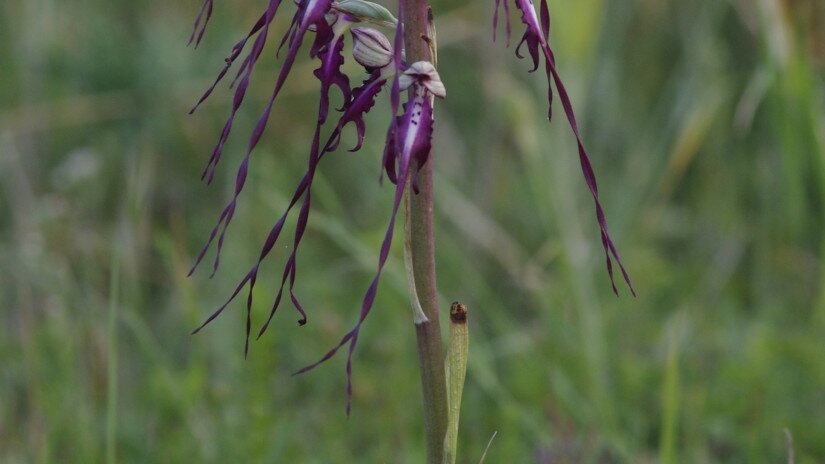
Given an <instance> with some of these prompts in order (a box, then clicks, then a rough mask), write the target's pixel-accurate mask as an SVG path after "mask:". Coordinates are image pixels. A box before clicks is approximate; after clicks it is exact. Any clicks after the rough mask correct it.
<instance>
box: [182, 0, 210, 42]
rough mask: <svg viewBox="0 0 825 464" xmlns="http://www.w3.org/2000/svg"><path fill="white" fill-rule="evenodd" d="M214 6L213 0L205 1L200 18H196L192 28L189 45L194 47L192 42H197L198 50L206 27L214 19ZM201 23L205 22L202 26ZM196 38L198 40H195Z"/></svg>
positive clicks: (199, 13)
mask: <svg viewBox="0 0 825 464" xmlns="http://www.w3.org/2000/svg"><path fill="white" fill-rule="evenodd" d="M213 6H214V5H213V0H203V4H202V5H201V9H200V11H199V12H198V17H197V18H195V25H194V26H193V27H192V35H190V36H189V42H188V43H187V45H192V41H195V48H198V45H200V44H201V39H203V34H204V33H205V32H206V25H207V24H209V19H211V18H212V7H213ZM204 15H206V16H205V17H204ZM201 21H203V24H201ZM196 37H197V40H195V39H196Z"/></svg>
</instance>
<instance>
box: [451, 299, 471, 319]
mask: <svg viewBox="0 0 825 464" xmlns="http://www.w3.org/2000/svg"><path fill="white" fill-rule="evenodd" d="M450 321H452V322H453V324H466V323H467V305H465V304H463V303H459V302H458V301H453V304H452V306H450Z"/></svg>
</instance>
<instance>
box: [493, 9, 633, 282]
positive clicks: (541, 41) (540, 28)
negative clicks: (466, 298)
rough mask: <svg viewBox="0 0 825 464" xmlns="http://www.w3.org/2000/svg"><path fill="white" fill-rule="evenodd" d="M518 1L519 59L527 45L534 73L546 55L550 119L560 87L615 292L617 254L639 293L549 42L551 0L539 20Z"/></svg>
mask: <svg viewBox="0 0 825 464" xmlns="http://www.w3.org/2000/svg"><path fill="white" fill-rule="evenodd" d="M514 1H515V5H516V8H518V9H519V10H520V11H521V22H522V23H524V25H525V31H524V35H523V36H522V37H521V41H520V42H519V44H518V46H517V47H516V56H518V57H519V58H523V56H522V55H521V53H520V50H521V46H522V45H524V44H526V45H527V51H528V53H529V54H530V58H531V59H532V61H533V69H532V70H531V71H530V72H533V71H535V70H537V69H538V67H539V61H540V55H541V54H543V55H544V64H545V73H546V74H547V108H548V110H547V118H548V119H552V116H553V113H552V107H553V87H552V85H553V84H555V86H556V89H557V90H558V93H559V99H560V100H561V105H562V108H563V109H564V113H565V115H566V116H567V121H568V122H569V123H570V128H571V129H572V130H573V135H575V136H576V143H577V144H578V150H579V162H580V164H581V168H582V173H583V174H584V180H585V182H586V183H587V187H588V188H589V189H590V193H591V195H592V196H593V201H594V202H595V204H596V219H597V220H598V222H599V229H600V233H601V239H602V247H603V248H604V254H605V261H606V265H607V273H608V274H609V276H610V284H611V286H612V287H613V292H614V293H616V294H617V295H618V293H619V291H618V289H617V288H616V283H615V280H614V278H613V262H612V259H611V256H612V257H613V259H615V260H616V263H617V264H618V265H619V269H620V270H621V273H622V277H623V278H624V281H625V282H626V283H627V286H628V288H629V289H630V292H631V293H632V294H633V296H636V291H635V290H634V289H633V284H632V283H631V282H630V276H628V274H627V271H626V270H625V268H624V265H623V264H622V260H621V258H620V257H619V252H618V251H617V250H616V246H615V245H614V244H613V240H612V239H611V238H610V234H609V233H608V231H607V220H606V218H605V215H604V210H603V209H602V205H601V202H600V201H599V190H598V187H597V186H596V174H595V173H594V172H593V167H592V166H591V164H590V159H589V158H588V156H587V151H586V150H585V148H584V142H582V137H581V133H580V132H579V127H578V123H577V122H576V116H575V114H574V113H573V104H572V103H571V102H570V97H569V95H568V94H567V90H566V89H565V87H564V84H563V83H562V80H561V77H560V76H559V73H558V71H557V70H556V58H555V55H554V54H553V50H552V49H551V48H550V44H549V42H548V40H549V37H550V9H549V8H548V6H547V0H541V19H539V17H538V15H537V14H536V9H535V7H534V6H533V2H532V0H514ZM501 3H502V0H496V4H495V12H494V14H493V40H495V31H496V29H497V26H498V12H499V7H500V6H501ZM503 3H504V14H505V17H506V20H507V41H508V44H509V39H510V10H509V3H508V0H503Z"/></svg>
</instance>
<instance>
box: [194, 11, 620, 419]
mask: <svg viewBox="0 0 825 464" xmlns="http://www.w3.org/2000/svg"><path fill="white" fill-rule="evenodd" d="M404 1H405V0H400V2H399V3H400V4H399V9H398V11H399V14H398V16H399V18H398V20H396V19H395V18H394V17H393V15H392V14H391V13H390V12H389V11H387V10H386V9H385V8H383V7H381V6H380V5H377V4H375V3H371V2H368V1H366V0H338V1H334V0H296V5H297V8H296V11H295V13H294V14H293V17H292V21H291V23H290V26H289V28H288V29H287V30H286V32H285V33H284V35H283V36H282V38H281V41H280V45H279V49H278V50H279V52H280V50H281V49H282V48H283V47H286V54H285V57H284V61H283V64H282V65H281V69H280V71H279V73H278V76H277V79H276V81H275V84H274V87H273V90H272V94H271V95H270V97H269V99H268V101H267V104H266V106H265V109H264V111H263V113H262V114H261V116H260V118H259V119H258V122H257V123H256V125H255V126H254V128H253V130H252V133H251V135H250V137H249V142H248V145H247V148H246V152H245V155H244V157H243V159H242V161H241V164H240V166H239V168H238V170H237V174H236V177H235V189H234V193H233V195H232V198H231V199H230V201H229V202H228V204H227V205H226V206H225V207H224V209H223V210H222V211H221V214H220V216H219V217H218V220H217V223H216V225H215V226H214V228H213V229H212V231H211V233H210V235H209V239H208V240H207V242H206V244H205V245H204V247H203V248H202V249H201V251H200V253H199V254H198V256H197V259H196V262H195V264H194V266H193V267H192V270H191V271H190V275H191V274H192V273H193V272H194V271H195V269H196V268H197V267H198V265H199V264H200V263H201V262H202V261H203V259H204V258H205V256H206V253H207V252H208V250H209V249H210V248H212V246H213V245H214V248H215V258H214V262H213V265H212V274H213V275H214V273H215V272H216V271H217V269H218V267H219V265H220V255H221V249H222V247H223V243H224V239H225V236H226V232H227V229H228V227H229V225H230V223H231V221H232V218H233V216H234V213H235V208H236V206H237V202H238V198H239V196H240V193H241V192H242V190H243V187H244V185H245V183H246V177H247V173H248V170H249V163H250V158H251V155H252V152H253V151H254V149H255V147H256V146H257V145H258V143H259V141H260V139H261V136H262V135H263V132H264V130H265V129H266V125H267V122H268V120H269V116H270V114H271V112H272V110H273V108H274V105H275V101H276V100H277V97H278V95H279V93H280V91H281V89H282V87H283V86H284V84H285V82H286V79H287V77H288V76H289V73H290V71H291V70H292V66H293V64H294V62H295V60H296V58H297V56H298V52H299V51H300V49H301V47H302V45H303V44H304V39H305V37H306V36H307V35H308V34H309V35H310V36H313V35H314V36H313V37H314V38H313V40H312V44H311V46H310V48H309V56H310V57H311V58H312V59H316V60H318V67H317V68H316V69H315V70H314V75H315V77H316V78H317V79H318V81H319V84H320V85H319V103H318V113H317V118H316V124H315V131H314V133H313V137H312V141H311V142H310V146H309V155H308V162H307V169H306V172H305V174H304V176H303V178H301V180H300V181H299V183H298V185H297V187H296V188H295V191H294V193H293V195H292V198H291V200H290V202H289V205H288V206H287V208H286V211H284V213H283V214H282V216H281V217H280V218H279V219H278V221H277V222H276V223H275V225H274V226H273V227H272V229H271V230H270V231H269V234H268V236H267V238H266V240H265V241H264V244H263V246H262V248H261V251H260V254H259V257H258V259H257V261H256V262H255V264H254V265H253V266H252V267H251V268H250V270H249V271H248V272H247V273H246V274H245V275H244V277H243V278H242V279H241V280H240V282H239V283H238V285H237V286H236V287H235V289H234V291H233V292H232V294H231V295H230V297H229V298H228V299H227V300H226V302H225V303H223V304H222V305H221V306H220V307H218V308H217V309H216V310H215V311H214V312H213V313H212V314H211V315H210V316H209V317H208V318H207V319H206V321H205V322H204V323H203V324H202V325H201V326H199V327H198V328H197V329H195V331H194V332H195V333H197V332H199V331H200V330H201V329H203V328H204V327H205V326H206V325H207V324H209V323H210V322H211V321H212V320H213V319H215V318H216V317H217V316H218V315H220V314H221V313H222V312H223V310H224V309H225V308H226V307H227V306H228V305H229V303H231V302H232V301H233V300H234V299H235V298H236V297H237V296H238V295H239V294H240V293H241V291H242V290H244V288H246V289H247V291H248V296H247V299H246V339H245V343H244V355H246V354H247V353H248V350H249V337H250V333H251V330H252V318H251V309H252V302H253V297H252V295H253V289H254V286H255V284H256V282H257V278H258V271H259V268H260V265H261V263H262V262H263V261H264V260H265V259H266V258H267V256H268V255H269V254H270V252H271V251H272V250H273V248H274V246H275V243H276V242H277V241H278V239H279V238H280V235H281V232H282V230H283V227H284V225H285V222H286V220H287V218H288V216H289V214H290V212H291V211H292V209H293V208H294V207H295V206H296V205H297V204H298V203H299V201H300V203H301V205H300V209H299V212H298V217H297V220H296V227H295V232H294V235H293V246H292V252H291V254H290V256H289V258H288V259H287V261H286V264H285V265H284V269H283V272H282V275H281V284H280V286H279V289H278V292H277V293H276V295H275V297H274V302H273V304H272V307H271V309H270V311H269V314H268V316H267V318H266V320H265V321H264V323H263V324H262V325H261V327H260V329H259V330H258V333H257V336H258V337H260V336H261V335H263V333H264V332H265V331H266V329H267V327H268V326H269V324H270V322H271V321H272V318H273V316H274V314H275V312H276V311H277V309H278V307H279V306H280V304H281V301H282V299H283V297H284V292H285V289H286V291H287V292H288V294H289V299H290V301H291V302H292V305H293V306H294V307H295V309H296V311H297V312H298V313H299V316H300V318H299V321H298V322H299V324H301V325H303V324H305V323H306V321H307V313H306V311H305V310H304V308H303V306H302V305H301V303H300V300H299V298H298V296H297V295H296V291H295V282H296V278H297V252H298V249H299V246H300V244H301V241H302V238H303V236H304V232H305V231H306V226H307V222H308V219H309V213H310V208H311V203H312V184H313V180H314V178H315V173H316V170H317V168H318V165H319V163H320V161H321V159H322V158H323V157H324V156H325V155H326V154H328V153H331V152H333V151H335V150H336V149H337V148H338V146H339V145H340V143H341V136H342V131H343V129H344V127H345V126H347V125H348V124H352V125H354V126H355V129H356V137H357V140H356V142H355V144H354V148H352V149H351V150H350V151H358V150H359V149H360V148H361V146H362V145H363V142H364V137H365V133H366V126H365V122H364V115H365V114H366V113H367V112H368V111H370V110H371V109H372V108H373V106H374V105H375V102H376V98H377V96H378V94H379V93H380V92H381V90H382V89H383V88H384V87H386V86H387V85H388V84H389V86H390V97H389V100H390V107H391V114H392V118H391V121H390V124H389V127H388V129H387V133H386V139H385V149H384V154H383V157H382V172H383V173H386V175H387V177H388V178H389V180H390V181H391V182H392V183H393V184H395V191H394V198H393V207H392V213H391V215H390V220H389V224H388V227H387V230H386V233H385V236H384V240H383V242H382V245H381V249H380V253H379V260H378V266H377V269H376V272H375V276H374V278H373V280H372V282H371V284H370V286H369V287H368V289H367V291H366V294H365V295H364V298H363V301H362V304H361V311H360V314H359V318H358V322H357V323H356V324H355V326H354V327H353V329H352V330H351V331H349V332H347V333H346V334H345V335H344V336H343V338H342V339H341V340H340V342H339V343H338V344H337V345H336V346H335V347H334V348H333V349H331V350H330V351H329V352H327V353H326V354H325V355H324V356H323V357H322V358H321V359H320V360H319V361H318V362H316V363H314V364H311V365H309V366H307V367H305V368H303V369H301V370H299V371H298V372H297V373H301V372H306V371H308V370H311V369H313V368H314V367H316V366H317V365H319V364H321V363H323V362H324V361H326V360H328V359H330V358H331V357H333V356H334V355H335V353H337V352H338V350H339V349H340V348H342V347H344V346H345V345H346V346H347V347H348V358H347V366H346V372H347V412H349V410H350V404H351V395H352V354H353V351H354V349H355V346H356V343H357V341H358V335H359V333H360V329H361V326H362V324H363V322H364V320H365V319H366V317H367V316H368V314H369V313H370V311H371V309H372V306H373V303H374V301H375V297H376V293H377V289H378V282H379V278H380V276H381V272H382V270H383V268H384V264H385V263H386V260H387V258H388V256H389V250H390V246H391V243H392V239H393V230H394V226H395V221H396V218H397V216H398V211H399V208H400V205H401V200H402V198H403V196H404V194H405V190H406V187H407V185H408V184H409V185H410V186H411V188H412V189H413V191H414V192H417V190H418V188H417V182H416V179H415V178H414V176H413V175H412V173H414V172H416V170H415V169H414V168H415V167H416V166H419V167H420V166H422V165H424V164H425V163H427V162H428V160H429V157H430V143H431V135H432V129H433V114H432V111H433V107H432V105H433V100H434V98H435V97H439V98H444V97H446V90H445V87H444V85H443V83H442V82H441V78H440V76H439V75H438V72H437V70H436V69H435V67H434V66H433V64H432V63H430V62H426V61H420V62H415V63H409V64H408V63H405V62H404V59H403V58H402V57H403V54H402V37H403V30H402V28H403V22H402V20H403V18H402V17H401V16H402V15H401V13H400V12H401V11H403V2H404ZM501 1H502V0H496V16H495V19H494V25H495V23H496V22H497V15H498V9H499V4H500V2H501ZM507 1H508V0H504V2H505V4H504V8H505V13H509V7H508V3H507ZM515 2H516V6H517V8H518V9H519V10H521V11H522V22H523V23H524V24H525V25H526V31H525V33H524V36H523V37H522V40H521V42H520V43H519V47H518V48H517V50H516V54H517V55H518V56H519V57H521V55H520V53H519V51H520V48H521V46H522V45H523V44H527V49H528V52H529V53H530V56H531V58H532V60H533V64H534V69H533V70H535V69H538V66H539V59H540V54H544V57H545V70H546V73H547V78H548V84H550V81H551V79H552V82H553V83H555V86H556V88H557V89H558V92H559V96H560V99H561V101H562V106H563V108H564V110H565V113H566V114H567V118H568V120H569V122H570V125H571V127H572V129H573V132H574V134H575V136H576V139H577V141H578V146H579V157H580V161H581V165H582V169H583V171H584V176H585V180H586V182H587V185H588V187H589V188H590V191H591V193H592V195H593V198H594V200H595V202H596V214H597V218H598V221H599V225H600V228H601V238H602V244H603V246H604V248H605V254H606V256H607V269H608V271H609V273H610V277H611V282H612V279H613V271H612V260H611V255H612V256H613V258H615V259H616V261H617V263H618V264H619V267H620V268H621V272H622V274H623V276H624V278H625V280H626V281H627V283H628V285H630V280H629V278H628V276H627V273H626V272H625V269H624V267H623V266H622V264H621V261H620V260H619V256H618V253H617V251H616V248H615V246H614V245H613V242H612V240H611V239H610V236H609V234H608V232H607V225H606V222H605V219H604V213H603V211H602V208H601V205H600V203H599V199H598V192H597V188H596V180H595V176H594V174H593V170H592V168H591V166H590V162H589V160H588V158H587V153H586V152H585V149H584V146H583V144H582V141H581V136H580V134H579V131H578V128H577V124H576V120H575V116H574V115H573V110H572V105H571V103H570V99H569V97H568V95H567V92H566V91H565V89H564V86H563V84H562V82H561V79H560V78H559V75H558V73H557V72H556V68H555V58H554V56H553V52H552V50H551V49H550V46H549V44H548V42H547V37H548V35H549V28H550V20H549V11H548V9H547V5H546V0H542V10H541V20H539V18H538V17H537V15H536V12H535V9H534V8H533V4H532V3H531V1H530V0H515ZM281 3H282V0H268V5H267V7H266V9H265V10H264V11H263V13H262V14H261V16H260V17H259V18H258V20H257V21H256V22H255V24H254V25H253V26H252V28H251V29H250V31H249V32H248V33H247V34H246V36H245V37H244V38H243V39H242V40H240V41H239V42H238V43H236V44H235V45H234V46H233V47H232V49H231V52H230V54H229V56H228V57H227V58H226V63H225V65H224V66H223V68H222V69H221V70H220V72H219V73H218V75H217V78H216V79H215V82H214V83H213V84H212V85H211V86H210V87H209V88H208V89H207V90H206V91H205V92H204V94H203V95H202V96H201V98H200V99H199V100H198V102H197V104H196V105H195V107H194V108H192V112H194V111H195V110H196V109H197V107H198V106H199V105H200V104H201V103H203V101H204V100H206V99H207V98H208V97H209V96H210V95H211V94H212V92H213V91H214V89H215V88H216V86H217V85H218V84H219V83H220V82H221V81H222V80H223V79H224V77H226V75H227V74H228V73H229V70H230V69H231V68H232V66H234V65H235V64H236V62H237V61H238V60H239V58H241V56H242V55H243V53H244V50H245V49H246V47H247V43H248V42H249V41H250V40H252V39H253V38H254V41H253V42H252V46H251V49H249V51H248V52H247V53H246V54H245V55H244V56H243V59H241V60H240V66H239V67H238V69H237V70H236V71H235V75H234V78H233V80H232V82H231V84H230V88H234V95H233V98H232V105H231V110H230V113H229V116H228V118H227V120H226V122H225V124H224V126H223V130H222V131H221V133H220V135H219V137H218V141H217V143H216V145H215V148H214V149H213V151H212V154H211V156H210V158H209V161H208V163H207V165H206V167H205V168H204V171H203V174H202V176H201V177H202V179H204V180H206V182H207V183H211V182H212V180H213V179H214V176H215V171H216V168H217V165H218V163H219V162H220V160H221V156H222V153H223V149H224V146H225V144H226V142H227V140H228V138H229V135H230V133H231V131H232V126H233V122H234V120H235V116H236V114H237V112H238V110H239V108H240V107H241V105H242V103H243V101H244V98H245V96H246V92H247V89H248V87H249V84H250V81H251V79H252V76H253V71H254V69H255V66H256V64H257V63H258V60H259V59H260V57H261V54H262V53H263V50H264V48H265V46H266V44H267V43H268V39H269V33H270V26H271V25H272V23H273V21H274V19H275V16H276V14H277V12H278V10H279V8H280V7H281ZM212 8H213V0H204V3H203V6H202V7H201V10H200V13H199V15H198V18H197V20H196V21H195V25H194V28H193V32H192V36H191V38H190V42H194V43H195V44H196V45H197V44H198V43H200V41H201V39H202V37H203V34H204V32H205V30H206V26H207V24H208V21H209V19H210V17H211V14H212ZM366 24H372V25H378V26H383V27H390V28H394V29H395V36H394V42H393V43H390V41H389V39H387V38H386V37H385V36H384V34H383V33H381V32H380V31H379V30H377V29H375V28H371V27H366ZM348 32H349V36H351V38H352V55H353V58H354V59H355V60H356V61H357V62H358V63H359V64H361V65H362V66H363V67H364V68H365V70H366V79H364V80H363V82H362V83H361V85H360V86H358V87H355V88H352V87H351V86H350V80H349V77H348V76H347V75H346V74H344V73H343V72H342V71H341V66H342V65H343V63H344V55H343V51H344V48H345V42H346V38H347V36H348V34H347V33H348ZM507 32H508V38H509V33H510V26H509V20H508V24H507ZM333 88H336V89H337V90H338V91H339V92H340V93H341V95H342V97H343V101H344V104H343V106H342V108H341V109H340V110H338V112H339V114H338V118H337V122H335V124H334V125H328V124H327V122H328V119H329V116H330V109H329V105H330V103H329V101H330V92H331V90H332V89H333ZM405 90H410V92H409V93H408V94H409V97H408V98H409V99H408V101H407V102H406V103H404V105H403V107H402V106H401V102H400V100H401V93H402V92H403V91H405ZM552 98H553V92H552V87H550V90H549V93H548V104H552ZM399 109H401V110H402V111H401V113H400V114H399ZM548 116H549V114H548ZM325 129H328V130H327V131H326V132H327V133H326V134H324V131H325ZM322 135H326V138H325V139H323V138H322ZM322 140H325V142H324V143H321V141H322ZM287 282H289V283H288V285H287ZM613 290H614V291H616V286H615V284H614V285H613ZM631 291H632V287H631Z"/></svg>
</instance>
